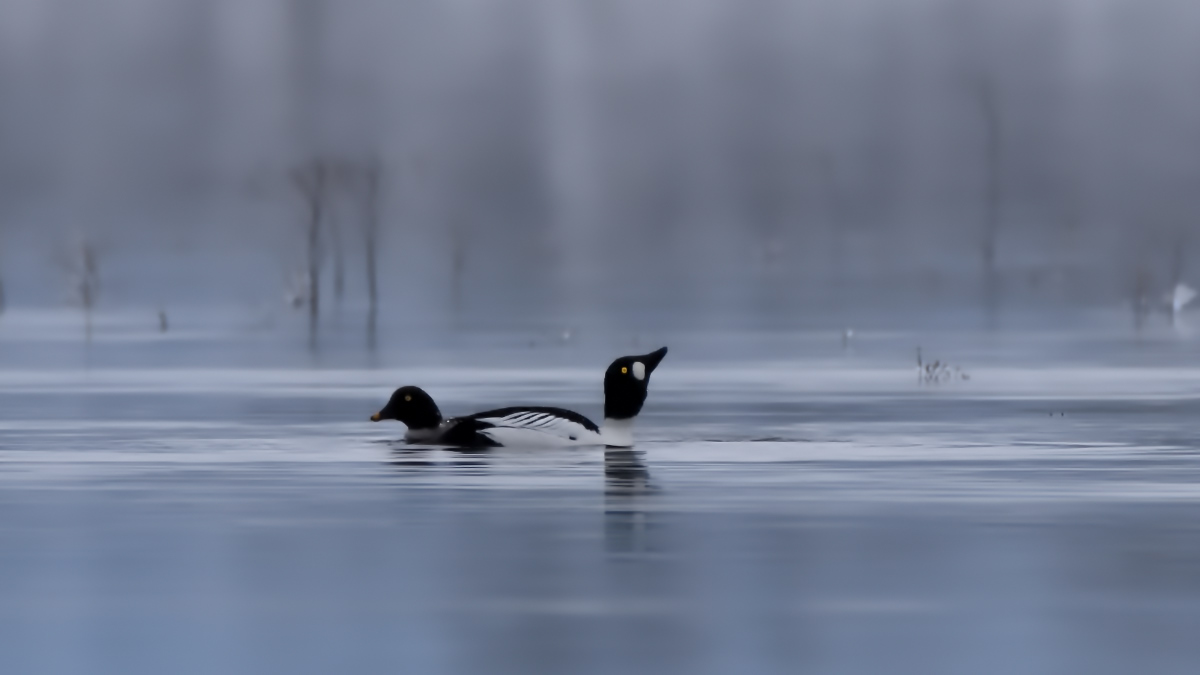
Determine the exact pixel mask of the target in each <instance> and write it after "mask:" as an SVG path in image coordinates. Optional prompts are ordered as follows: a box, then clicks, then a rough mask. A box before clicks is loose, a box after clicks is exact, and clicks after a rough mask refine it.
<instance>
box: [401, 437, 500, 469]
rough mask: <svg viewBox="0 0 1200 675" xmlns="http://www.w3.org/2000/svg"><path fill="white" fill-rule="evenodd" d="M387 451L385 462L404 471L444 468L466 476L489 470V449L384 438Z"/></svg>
mask: <svg viewBox="0 0 1200 675" xmlns="http://www.w3.org/2000/svg"><path fill="white" fill-rule="evenodd" d="M383 443H384V444H385V445H387V446H388V449H389V450H390V453H389V454H390V456H391V458H390V459H389V460H388V461H387V464H388V465H389V466H391V467H393V468H395V469H397V470H399V471H401V472H403V473H413V472H417V471H427V470H429V469H439V468H445V469H450V470H453V471H455V472H458V473H463V474H468V475H476V476H480V475H485V474H487V473H488V469H489V468H490V467H489V464H488V459H489V458H488V455H489V454H490V450H491V448H447V447H438V448H433V447H421V446H413V445H408V444H407V443H405V442H404V441H383Z"/></svg>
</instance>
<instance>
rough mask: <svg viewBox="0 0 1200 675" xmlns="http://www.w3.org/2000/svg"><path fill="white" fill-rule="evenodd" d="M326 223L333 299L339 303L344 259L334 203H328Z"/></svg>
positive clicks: (344, 268) (342, 285) (344, 288)
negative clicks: (331, 270)
mask: <svg viewBox="0 0 1200 675" xmlns="http://www.w3.org/2000/svg"><path fill="white" fill-rule="evenodd" d="M326 222H327V223H328V228H327V229H328V230H329V239H330V245H331V247H332V249H333V299H334V300H336V301H337V302H338V303H341V301H342V296H344V295H345V292H346V259H345V255H344V254H343V251H342V221H341V218H339V217H338V212H337V202H336V201H333V200H331V201H330V204H329V209H328V215H327V218H326Z"/></svg>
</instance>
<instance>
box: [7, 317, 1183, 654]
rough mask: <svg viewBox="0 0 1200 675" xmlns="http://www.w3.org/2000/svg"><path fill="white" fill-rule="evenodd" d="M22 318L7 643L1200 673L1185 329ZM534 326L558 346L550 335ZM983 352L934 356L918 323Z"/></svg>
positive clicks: (966, 349) (11, 414)
mask: <svg viewBox="0 0 1200 675" xmlns="http://www.w3.org/2000/svg"><path fill="white" fill-rule="evenodd" d="M71 330H72V329H69V324H65V323H64V322H63V320H61V319H59V318H46V317H42V318H40V319H39V318H38V317H24V318H22V317H19V316H18V318H17V319H13V320H10V321H9V322H8V323H7V324H5V323H0V347H2V348H3V352H0V364H2V366H3V370H0V672H4V673H37V672H78V673H163V672H171V673H218V672H219V673H264V672H288V673H309V672H311V673H324V672H413V673H417V672H420V673H483V672H487V673H531V672H579V673H633V672H644V673H776V672H806V673H880V672H888V673H914V674H915V673H923V674H925V673H1018V672H1019V673H1064V672H1081V673H1130V672H1138V673H1193V672H1195V670H1196V664H1197V663H1200V642H1198V641H1197V640H1196V636H1197V635H1200V452H1198V448H1200V440H1198V434H1197V422H1196V420H1197V419H1200V367H1198V366H1197V361H1196V358H1195V357H1196V353H1197V352H1196V347H1195V344H1194V343H1193V342H1192V341H1191V340H1190V338H1187V337H1186V336H1183V337H1180V336H1168V335H1156V336H1152V337H1150V338H1146V339H1141V340H1138V339H1133V338H1131V337H1129V336H1124V335H1121V334H1120V333H1114V334H1112V335H1104V334H1097V333H1095V332H1092V331H1088V332H1078V333H1043V334H1034V333H1029V334H1007V335H1001V336H998V337H997V336H992V337H978V336H969V335H953V334H951V335H945V336H941V337H937V336H935V337H934V338H932V339H931V338H930V337H929V336H925V337H923V338H922V337H917V336H913V335H906V334H877V335H872V334H871V333H870V332H869V331H868V332H860V334H859V336H858V337H857V339H856V342H855V343H854V345H853V347H852V349H850V350H848V351H843V350H842V348H841V344H840V340H839V338H838V337H837V335H836V334H835V333H832V332H831V333H828V334H826V333H804V334H800V333H797V334H773V333H772V334H752V333H749V334H721V333H703V334H699V335H688V334H674V335H670V334H668V335H655V336H642V337H640V338H639V339H638V342H637V344H636V345H635V344H634V343H633V339H634V337H630V336H625V337H621V336H617V337H608V338H603V339H602V338H598V337H597V338H587V337H584V338H581V339H580V341H579V344H577V345H576V344H571V345H562V344H555V343H554V341H553V339H552V338H546V337H545V336H543V335H540V334H534V335H532V336H529V335H523V334H521V333H520V332H519V331H514V332H512V333H505V334H482V333H468V334H457V335H456V336H451V337H448V338H446V339H444V340H442V341H440V342H433V341H429V342H428V343H426V344H425V346H424V347H421V348H418V347H417V344H418V343H419V342H420V340H418V339H417V338H412V339H411V340H410V342H408V343H406V344H402V345H398V346H394V347H392V348H390V349H388V350H384V351H383V352H381V353H379V354H376V355H374V356H362V355H361V354H360V350H359V349H358V348H357V347H356V346H355V345H356V343H354V342H353V341H352V340H350V339H349V338H346V339H345V340H342V341H341V342H339V341H338V338H337V334H336V333H335V334H334V335H333V337H331V338H329V341H330V342H331V343H332V346H330V347H327V348H326V350H325V351H324V352H323V353H321V354H320V355H318V356H312V355H311V354H309V353H307V352H306V350H305V348H304V341H303V340H302V339H299V338H297V339H292V338H291V337H289V336H288V335H287V334H283V335H282V336H281V335H280V329H278V328H276V329H272V331H265V332H254V331H252V330H242V329H236V330H235V329H229V330H228V331H219V330H212V331H201V330H195V331H193V332H191V333H189V331H188V328H187V327H186V325H185V326H183V327H181V328H180V329H179V330H178V331H176V332H174V333H172V334H168V335H167V336H165V337H164V336H157V335H155V334H153V333H152V332H149V331H147V332H140V329H129V330H128V331H125V332H122V331H121V330H118V327H117V326H109V327H108V328H106V329H105V330H107V332H104V331H101V332H99V333H98V336H97V339H96V341H95V342H94V343H93V345H92V346H91V347H90V348H88V349H86V350H85V349H84V348H83V346H82V345H81V344H80V343H79V341H78V335H77V334H75V333H73V332H71ZM653 340H658V341H665V342H666V343H667V344H670V346H671V349H672V352H671V354H670V355H669V356H668V357H667V360H665V361H664V362H663V365H662V367H661V368H660V369H659V371H658V372H656V374H655V375H654V381H653V384H652V387H651V394H650V399H649V402H648V404H647V407H646V411H645V414H644V415H643V417H642V418H640V419H639V427H638V437H639V444H638V447H637V448H636V449H635V450H633V451H631V452H628V451H622V452H611V451H610V452H607V453H606V452H604V451H603V450H601V449H586V450H580V449H574V450H559V451H555V450H550V451H547V450H537V451H530V450H522V449H519V448H502V449H496V450H492V451H488V452H456V451H448V450H436V449H426V448H413V447H407V446H403V445H401V444H399V443H397V442H395V440H394V439H396V438H398V437H399V436H400V435H401V433H402V427H399V426H384V425H372V424H370V423H369V422H367V421H366V418H367V417H368V416H369V415H370V413H371V412H373V411H374V409H375V408H376V407H377V406H378V405H380V404H381V403H382V402H383V400H384V399H385V398H386V395H387V393H388V392H389V391H390V389H391V388H392V387H393V386H396V385H399V384H402V383H417V384H421V385H422V386H425V387H426V388H427V389H428V390H429V391H430V392H431V393H433V394H434V396H435V397H436V398H437V399H438V400H439V402H440V404H441V405H442V407H443V409H444V410H445V411H446V412H448V413H450V414H454V413H460V412H468V411H471V410H474V409H480V408H485V407H489V406H495V405H499V404H504V403H542V404H554V405H564V406H568V407H572V408H575V409H577V410H579V411H580V412H583V413H584V414H588V415H591V416H598V415H599V410H600V393H599V386H600V385H599V378H600V373H601V372H602V370H603V367H604V366H605V365H606V363H607V360H608V359H609V358H611V357H613V356H616V355H619V354H621V353H632V352H636V351H639V349H640V351H645V350H647V349H649V348H651V347H654V346H657V342H655V343H654V344H651V341H653ZM530 342H532V343H533V344H530ZM917 343H924V346H925V347H926V352H927V353H930V354H933V353H935V352H937V353H941V354H945V358H949V359H951V360H953V361H955V362H956V363H959V364H960V365H962V366H963V367H964V368H966V369H967V370H968V372H969V374H970V380H967V381H961V380H960V381H958V382H955V383H953V384H947V385H942V386H936V387H931V386H919V385H918V384H917V382H916V372H915V363H914V361H915V359H914V356H913V354H912V352H913V346H914V344H917Z"/></svg>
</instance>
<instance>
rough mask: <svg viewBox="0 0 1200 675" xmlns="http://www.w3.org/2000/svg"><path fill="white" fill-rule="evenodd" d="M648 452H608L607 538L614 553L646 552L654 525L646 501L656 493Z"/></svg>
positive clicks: (605, 481) (605, 504) (605, 519)
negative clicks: (645, 458) (652, 481)
mask: <svg viewBox="0 0 1200 675" xmlns="http://www.w3.org/2000/svg"><path fill="white" fill-rule="evenodd" d="M644 456H645V453H642V452H639V451H637V450H614V449H609V450H607V451H605V453H604V541H605V546H606V548H607V549H608V551H609V552H610V553H622V554H630V553H644V552H646V551H647V550H649V545H648V543H649V535H650V530H651V528H652V523H651V522H650V519H649V516H648V514H647V512H646V502H647V500H648V499H650V498H651V497H652V496H653V495H654V493H655V488H654V487H653V486H652V485H651V484H650V472H649V470H647V469H646V463H645V461H644Z"/></svg>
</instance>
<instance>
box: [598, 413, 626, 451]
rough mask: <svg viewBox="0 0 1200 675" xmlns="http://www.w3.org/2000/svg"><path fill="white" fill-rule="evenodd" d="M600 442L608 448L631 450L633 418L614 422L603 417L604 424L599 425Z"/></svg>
mask: <svg viewBox="0 0 1200 675" xmlns="http://www.w3.org/2000/svg"><path fill="white" fill-rule="evenodd" d="M600 440H601V441H602V442H603V443H604V444H605V445H607V446H609V447H613V448H632V447H633V418H632V417H631V418H629V419H627V420H614V419H611V418H608V417H605V418H604V424H602V425H600Z"/></svg>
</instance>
